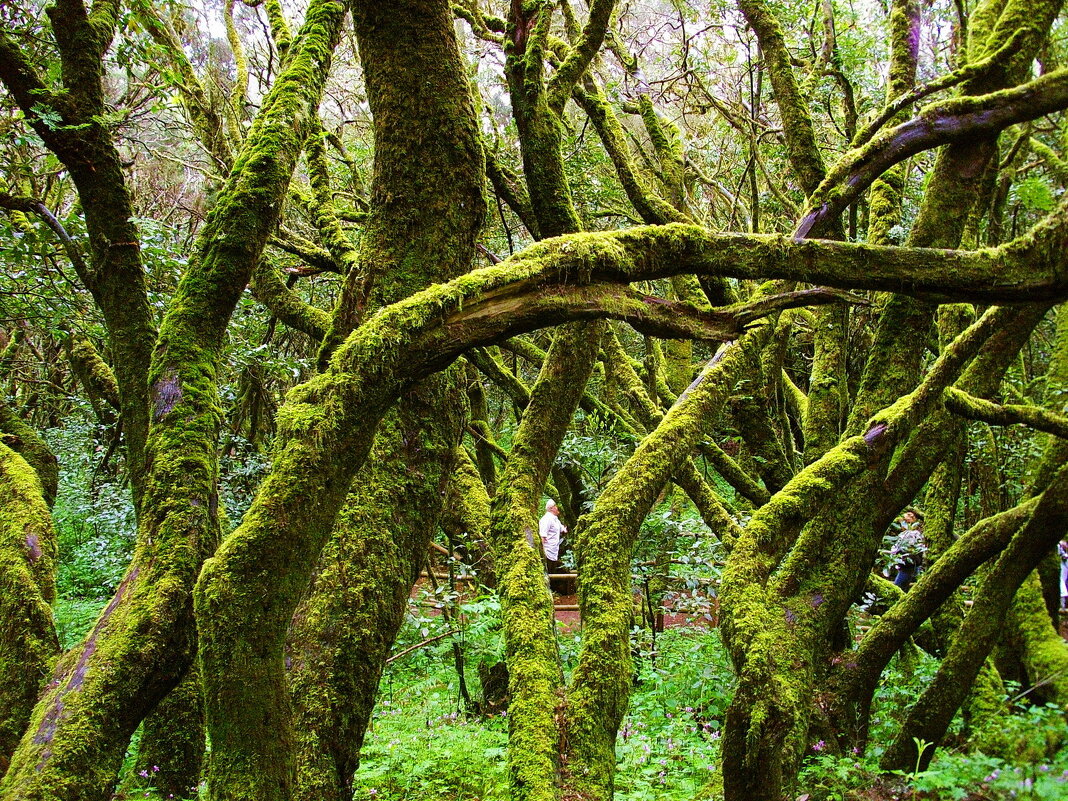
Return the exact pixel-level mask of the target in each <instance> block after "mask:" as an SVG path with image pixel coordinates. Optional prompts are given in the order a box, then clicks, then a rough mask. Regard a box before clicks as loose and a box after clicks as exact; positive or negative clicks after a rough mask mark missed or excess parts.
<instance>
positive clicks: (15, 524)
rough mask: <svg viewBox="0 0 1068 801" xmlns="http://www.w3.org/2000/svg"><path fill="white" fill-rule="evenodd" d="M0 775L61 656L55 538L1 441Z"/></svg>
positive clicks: (19, 461) (22, 469)
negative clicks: (54, 610)
mask: <svg viewBox="0 0 1068 801" xmlns="http://www.w3.org/2000/svg"><path fill="white" fill-rule="evenodd" d="M0 498H3V501H2V502H0V774H3V772H4V771H5V770H7V766H8V764H9V760H10V757H11V753H12V752H13V751H14V750H15V746H16V745H17V744H18V741H19V739H20V738H21V737H22V732H23V731H24V730H25V728H26V723H27V722H28V721H29V719H30V713H31V712H32V711H33V706H34V704H35V703H36V702H37V696H38V694H39V693H40V691H41V688H42V687H43V686H44V685H45V683H46V682H47V680H48V676H49V675H50V673H51V671H52V663H53V660H54V659H55V657H56V655H57V654H58V653H59V640H58V639H57V638H56V627H55V623H54V622H53V620H52V602H53V601H55V599H56V557H57V550H58V549H57V547H56V535H55V531H54V530H53V528H52V515H51V514H50V513H49V511H48V506H47V505H46V504H45V501H44V496H43V494H42V490H41V482H40V480H39V479H38V477H37V473H36V472H35V471H34V469H33V468H32V467H30V465H29V463H28V462H27V461H26V460H25V459H23V458H22V457H21V456H19V455H18V454H17V453H15V451H13V450H12V449H11V448H9V447H7V445H5V444H3V442H2V440H0Z"/></svg>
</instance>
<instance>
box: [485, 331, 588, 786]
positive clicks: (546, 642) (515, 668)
mask: <svg viewBox="0 0 1068 801" xmlns="http://www.w3.org/2000/svg"><path fill="white" fill-rule="evenodd" d="M604 332H605V325H604V324H603V323H592V324H588V323H584V324H578V325H572V326H568V327H567V328H563V329H561V330H560V331H559V332H558V333H557V335H556V338H555V339H554V340H553V344H552V347H551V348H550V349H549V354H548V356H547V357H546V359H545V361H544V363H543V364H542V368H541V372H540V373H539V375H538V380H537V382H536V383H535V384H534V387H533V388H532V390H531V393H530V402H529V403H528V404H527V408H526V410H525V411H524V413H523V419H522V421H521V422H520V425H519V430H518V431H517V432H516V435H515V439H514V441H513V444H512V450H511V452H510V454H509V457H508V462H507V463H506V465H505V469H504V473H503V475H502V477H501V481H500V484H499V485H498V488H497V493H496V495H495V496H494V498H493V504H492V507H491V509H492V513H491V519H490V520H491V522H490V542H491V545H492V547H493V554H494V561H495V562H496V566H497V580H498V587H497V591H498V593H499V595H500V597H501V608H502V616H503V618H504V639H505V659H506V662H507V664H508V673H509V690H510V692H511V697H512V701H511V705H510V707H509V715H508V720H509V731H508V766H509V771H510V773H511V782H512V793H513V796H512V797H513V798H515V799H516V800H517V801H552V799H554V798H555V797H556V794H557V779H558V770H559V729H558V722H557V721H558V716H557V705H558V703H559V702H560V695H559V693H560V690H561V685H562V682H563V676H562V673H561V669H560V664H559V657H558V653H557V647H556V631H555V624H554V621H553V603H552V596H551V595H550V593H549V586H548V583H547V582H546V580H545V572H544V568H543V567H542V557H541V553H542V551H541V542H540V540H539V539H538V526H537V518H536V511H535V510H536V509H537V507H538V506H539V500H540V499H541V491H542V487H543V486H544V485H545V482H546V479H547V478H548V476H549V470H550V467H551V466H552V462H553V459H554V458H555V455H556V451H557V450H558V449H559V447H560V443H561V441H562V440H563V437H564V432H565V431H566V430H567V427H568V425H569V423H570V421H571V416H572V414H574V411H575V409H576V408H577V407H578V403H579V400H580V398H581V397H582V394H583V392H584V391H585V388H586V382H587V381H588V380H589V377H590V374H591V373H592V372H593V366H594V364H595V362H596V360H597V355H598V353H599V352H600V347H601V345H600V343H601V339H602V338H603V335H604Z"/></svg>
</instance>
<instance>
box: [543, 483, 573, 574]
mask: <svg viewBox="0 0 1068 801" xmlns="http://www.w3.org/2000/svg"><path fill="white" fill-rule="evenodd" d="M538 533H539V534H540V535H541V549H542V553H544V554H545V570H546V572H548V573H559V572H560V561H559V560H560V535H561V534H566V533H567V526H565V525H564V524H563V523H561V522H560V509H559V508H558V507H557V505H556V501H554V500H553V499H552V498H550V499H549V500H547V501H546V502H545V514H543V515H542V516H541V520H539V521H538Z"/></svg>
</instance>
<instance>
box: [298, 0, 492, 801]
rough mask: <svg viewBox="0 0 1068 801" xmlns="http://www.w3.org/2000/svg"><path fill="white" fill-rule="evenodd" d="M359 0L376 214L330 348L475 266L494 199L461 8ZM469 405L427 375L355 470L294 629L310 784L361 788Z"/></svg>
mask: <svg viewBox="0 0 1068 801" xmlns="http://www.w3.org/2000/svg"><path fill="white" fill-rule="evenodd" d="M354 11H355V13H354V20H355V27H356V35H357V40H358V42H359V47H360V56H361V59H362V63H363V67H364V72H365V75H366V78H367V86H368V94H369V99H370V104H371V111H372V114H373V116H374V130H375V170H374V179H373V182H372V187H371V189H372V198H371V216H370V221H369V224H368V226H367V227H366V229H365V230H364V232H363V235H362V237H361V242H360V250H359V254H358V257H355V258H356V263H355V264H354V265H353V267H352V268H351V269H350V271H349V273H348V275H347V276H346V285H345V288H344V291H343V292H342V297H341V299H340V300H339V302H338V304H337V308H336V310H335V313H334V320H333V323H332V326H331V329H330V332H329V333H328V334H327V336H326V339H325V341H324V345H323V349H322V351H321V355H323V354H328V353H329V352H330V351H331V349H332V347H333V345H334V344H335V343H337V342H339V341H341V340H342V339H343V338H344V336H346V335H347V334H348V332H349V331H350V330H351V329H352V328H353V327H354V326H355V325H356V324H358V322H359V321H360V318H361V317H362V316H363V312H364V309H365V308H367V307H368V306H369V307H370V308H380V307H382V306H385V305H388V304H390V303H394V302H396V301H399V300H402V299H404V298H406V297H408V296H409V295H412V294H414V293H416V292H417V291H419V290H421V289H423V288H425V287H426V286H428V285H429V284H431V283H433V282H435V281H442V280H447V279H449V278H452V277H455V276H457V275H460V274H462V273H464V272H466V271H467V270H469V269H470V267H471V264H472V260H473V257H474V252H475V249H474V245H475V239H476V237H477V235H478V233H479V231H480V229H481V226H482V221H483V217H484V213H485V205H484V201H483V190H484V184H485V176H484V173H483V164H484V156H483V153H482V147H481V143H480V141H479V137H478V132H477V130H476V127H475V117H474V109H473V105H472V100H471V95H470V89H469V87H468V83H467V80H466V78H465V72H464V67H463V64H462V63H461V60H460V55H459V51H458V48H457V43H456V38H455V32H454V28H453V23H452V17H451V13H450V9H449V6H448V5H447V4H446V3H442V2H439V1H438V0H419V1H413V2H406V3H402V4H398V3H388V4H387V3H361V4H358V5H356V6H354ZM414 119H418V120H419V125H418V126H413V125H412V120H414ZM428 132H429V134H428ZM320 158H322V156H321V155H320ZM320 169H321V168H320ZM319 180H320V181H321V180H322V178H320V179H319ZM320 194H322V195H324V198H323V200H324V202H325V201H326V200H327V199H328V198H329V192H328V191H322V190H321V191H320ZM336 228H337V229H338V230H337V235H338V236H340V235H341V234H340V226H336ZM349 247H351V246H349ZM343 248H344V245H343V244H336V245H335V246H334V249H335V250H337V251H341V250H342V249H343ZM466 419H467V402H466V397H465V394H464V392H463V390H462V388H461V387H460V385H459V382H458V371H449V372H448V373H446V374H443V375H440V376H435V377H433V378H430V379H427V380H426V381H424V382H423V383H421V384H420V385H418V386H417V387H415V388H413V389H411V390H410V391H409V392H407V393H406V394H405V395H404V396H403V397H402V398H401V400H400V403H399V404H398V407H397V409H396V410H394V411H393V412H391V413H390V414H389V415H388V416H387V417H386V420H385V421H384V423H383V425H382V426H381V428H380V429H379V432H378V434H377V437H376V441H375V445H374V448H373V450H372V454H373V458H372V459H371V460H370V461H369V462H368V463H367V464H366V465H365V466H364V467H363V469H362V470H361V471H360V472H359V473H358V474H357V476H356V479H355V481H354V483H353V487H352V489H351V491H350V493H349V495H348V497H347V499H346V501H345V505H344V507H343V509H342V512H341V514H340V516H339V518H338V521H337V524H336V526H335V529H334V531H333V533H332V535H331V538H330V541H329V543H328V544H327V546H326V548H325V549H324V552H323V554H322V555H321V557H320V567H319V568H318V569H317V571H316V575H315V578H314V579H313V582H312V586H311V589H310V591H309V594H308V596H307V597H306V599H305V600H304V601H303V602H302V604H301V606H300V608H299V609H298V611H297V614H296V616H295V618H294V620H293V624H292V627H291V631H290V636H289V644H288V650H287V654H288V659H289V664H290V670H289V686H290V690H291V698H292V701H293V706H294V710H295V724H296V725H295V730H296V731H297V732H298V735H297V751H298V752H297V777H296V778H297V782H296V792H295V797H297V798H306V799H309V801H311V799H324V800H325V799H349V798H351V796H352V777H353V774H354V773H355V770H356V767H357V765H358V764H359V752H360V747H361V745H362V742H363V737H364V732H365V730H366V727H367V724H368V722H369V720H370V715H371V711H372V709H373V706H374V700H375V694H376V691H377V687H378V680H379V677H380V676H381V673H382V669H383V667H384V666H385V660H386V657H387V656H388V654H389V650H390V648H391V646H392V644H393V640H394V638H395V636H396V632H397V630H398V628H399V627H400V624H401V621H402V620H403V615H404V611H405V609H406V608H407V598H408V595H409V593H410V591H411V588H412V585H413V584H414V582H415V579H416V577H417V576H418V573H419V569H420V567H421V566H422V564H423V562H424V559H425V555H426V551H427V547H428V545H429V542H430V539H431V538H432V536H433V534H434V532H435V531H436V529H437V524H438V519H439V516H440V514H441V504H442V498H443V496H444V493H445V487H446V484H447V481H448V478H449V476H450V475H451V473H452V472H453V469H454V458H455V451H456V447H457V446H458V444H459V442H460V438H461V436H462V434H463V431H464V426H465V424H466Z"/></svg>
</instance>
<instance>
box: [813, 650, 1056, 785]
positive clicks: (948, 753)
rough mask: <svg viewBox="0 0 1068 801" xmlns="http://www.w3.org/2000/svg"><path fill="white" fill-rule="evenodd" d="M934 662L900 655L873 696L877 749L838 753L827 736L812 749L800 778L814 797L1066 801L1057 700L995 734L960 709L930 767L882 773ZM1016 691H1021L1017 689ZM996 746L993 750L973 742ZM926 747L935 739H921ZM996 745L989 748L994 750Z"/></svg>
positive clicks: (1010, 718)
mask: <svg viewBox="0 0 1068 801" xmlns="http://www.w3.org/2000/svg"><path fill="white" fill-rule="evenodd" d="M935 668H936V664H935V662H934V660H933V659H930V658H928V657H923V658H919V659H918V660H914V661H911V662H903V661H902V660H901V659H895V660H894V662H893V663H892V664H891V666H890V667H889V668H888V670H887V672H886V674H885V675H884V677H883V682H882V686H881V687H880V689H879V692H878V693H877V695H876V698H875V707H874V710H873V711H874V714H873V719H872V732H871V743H872V744H871V746H870V747H869V749H868V750H867V752H866V753H864V754H860V753H848V754H838V753H834V752H833V749H832V748H831V747H829V746H828V744H827V743H825V742H823V741H822V740H820V741H817V742H816V743H814V744H812V745H811V746H810V753H809V755H808V757H807V758H806V761H805V765H804V767H803V769H802V772H801V776H800V780H799V785H798V786H799V792H800V791H804V793H803V794H804V795H807V797H808V801H869V799H886V801H891V799H900V801H913V800H914V799H915V800H917V801H918V799H934V800H936V801H1011V799H1035V800H1036V801H1061V800H1062V799H1065V798H1068V720H1066V718H1065V714H1064V710H1063V709H1061V708H1059V707H1057V706H1055V705H1052V704H1050V705H1045V706H1041V705H1034V706H1020V707H1017V708H1016V709H1014V710H1013V712H1012V714H1008V715H1006V716H1005V717H1003V718H1000V719H997V720H996V721H994V722H992V724H991V725H992V726H994V727H995V730H994V731H978V732H972V736H971V737H968V736H967V734H966V732H965V731H964V730H963V725H962V721H961V718H960V715H959V714H958V716H957V718H956V720H955V721H954V725H953V727H952V729H951V733H950V745H948V746H947V747H944V748H942V749H940V750H939V751H938V753H937V754H936V756H935V758H934V759H933V760H932V762H931V765H930V767H928V769H927V770H922V771H917V770H912V771H899V772H896V773H894V774H891V775H889V776H887V775H885V774H880V771H879V769H878V764H879V758H880V757H881V756H882V753H883V750H884V746H885V744H886V743H889V742H890V741H891V738H892V737H893V735H894V734H895V733H896V727H897V726H899V725H900V722H901V719H902V718H903V717H904V714H905V712H906V710H907V708H908V704H910V703H911V702H912V701H914V700H915V699H916V698H917V697H918V696H919V694H920V691H921V690H922V688H923V687H924V686H925V685H926V684H927V683H928V682H929V681H930V680H931V678H932V676H933V673H934V670H935ZM1014 694H1015V693H1014ZM972 742H983V743H996V744H997V745H996V749H997V754H996V755H994V754H987V753H984V752H982V751H980V750H976V749H975V748H973V747H972V746H971V745H970V743H972ZM918 745H919V746H921V747H925V748H926V747H929V744H926V743H918ZM988 750H990V749H988Z"/></svg>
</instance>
